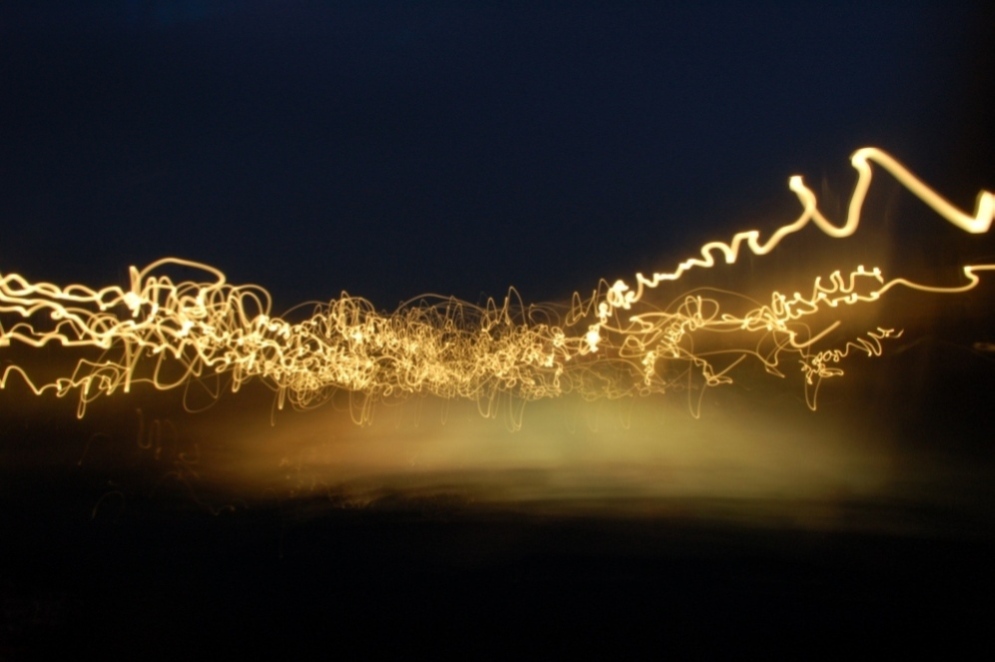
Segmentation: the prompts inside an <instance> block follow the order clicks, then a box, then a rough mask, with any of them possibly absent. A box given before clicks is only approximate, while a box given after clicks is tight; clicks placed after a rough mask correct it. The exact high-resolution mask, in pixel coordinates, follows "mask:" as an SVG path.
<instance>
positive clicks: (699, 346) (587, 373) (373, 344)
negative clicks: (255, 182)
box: [0, 148, 995, 423]
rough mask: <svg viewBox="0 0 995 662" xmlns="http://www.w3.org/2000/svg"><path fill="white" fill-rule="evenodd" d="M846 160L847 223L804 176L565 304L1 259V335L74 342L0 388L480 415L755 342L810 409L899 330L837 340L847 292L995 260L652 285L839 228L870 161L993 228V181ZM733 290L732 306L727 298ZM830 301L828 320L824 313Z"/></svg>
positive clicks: (595, 388) (971, 283) (856, 216)
mask: <svg viewBox="0 0 995 662" xmlns="http://www.w3.org/2000/svg"><path fill="white" fill-rule="evenodd" d="M851 162H852V164H853V167H854V168H855V169H856V171H857V174H858V178H857V183H856V185H855V188H854V192H853V194H852V196H851V199H850V204H849V209H848V212H847V216H846V219H845V221H844V222H843V223H842V224H834V223H833V222H831V221H830V220H829V219H827V218H826V217H825V216H824V215H823V213H822V212H821V211H820V210H819V208H818V204H817V200H816V196H815V194H814V193H813V192H812V191H811V190H810V189H809V188H807V187H806V186H805V184H804V183H803V181H802V178H801V177H800V176H794V177H791V178H790V180H789V188H790V189H791V190H792V191H793V192H794V193H795V195H796V196H797V198H798V200H799V202H800V203H801V206H802V212H801V214H800V215H799V216H798V217H797V218H796V219H795V220H794V221H792V222H791V223H788V224H786V225H783V226H781V227H780V228H778V229H776V230H775V231H774V232H773V233H771V234H770V236H769V237H768V238H767V239H766V240H764V239H763V238H762V237H761V233H760V231H759V230H747V231H744V232H740V233H737V234H735V235H734V236H733V237H732V239H731V240H729V241H728V242H721V241H713V242H709V243H706V244H705V245H704V246H702V248H701V250H700V252H699V256H697V257H691V258H689V259H687V260H684V261H683V262H680V263H679V264H678V266H677V268H676V269H674V270H673V271H669V272H659V273H653V274H651V275H649V276H645V275H644V274H642V273H637V274H636V275H635V286H634V288H633V287H631V286H630V285H629V284H628V283H627V282H625V281H623V280H618V281H616V282H615V283H614V284H613V285H611V286H608V285H607V283H604V281H602V285H601V286H599V287H598V288H597V289H596V290H595V291H594V293H593V295H592V296H591V297H589V298H584V297H582V296H581V295H580V294H579V293H575V294H574V295H573V298H572V302H571V304H570V305H569V306H556V305H551V304H547V305H525V304H524V303H523V302H522V301H521V299H520V297H519V296H518V294H517V292H516V291H515V290H514V289H511V290H510V291H509V293H508V295H507V296H506V297H505V298H504V299H503V300H501V301H496V300H493V299H492V300H489V301H488V302H487V303H486V304H485V305H483V306H477V305H473V304H470V303H467V302H464V301H459V300H457V299H455V298H444V297H437V296H423V297H418V298H415V299H412V300H411V301H409V302H408V303H406V304H403V305H401V306H400V307H399V308H398V309H397V310H395V311H393V312H392V313H386V312H382V311H378V310H377V309H376V308H375V307H374V305H373V304H372V303H371V302H369V301H367V300H366V299H363V298H359V297H353V296H350V295H348V294H346V293H342V295H341V296H340V297H339V298H338V299H334V300H332V301H330V302H329V303H328V304H324V305H319V306H316V307H315V309H314V311H313V314H312V315H311V316H310V317H309V318H307V319H305V320H303V321H301V322H291V321H289V320H287V319H284V318H282V317H280V316H275V315H274V314H273V312H272V303H271V299H270V296H269V294H268V293H267V292H266V290H264V289H263V288H261V287H258V286H255V285H235V284H230V283H228V281H227V279H226V277H225V275H224V273H223V272H221V271H220V270H219V269H217V268H215V267H212V266H209V265H206V264H202V263H198V262H192V261H189V260H184V259H180V258H176V257H168V258H163V259H161V260H158V261H156V262H153V263H152V264H150V265H148V266H146V267H144V268H142V269H139V268H137V267H131V268H130V282H129V284H128V286H127V287H126V288H122V287H119V286H107V287H104V288H101V289H93V288H91V287H88V286H86V285H82V284H72V285H68V286H64V287H63V286H58V285H55V284H52V283H46V282H38V283H32V282H30V281H28V280H27V279H26V278H24V277H22V276H20V275H18V274H16V273H11V274H0V348H9V347H13V346H16V345H23V346H28V347H33V348H43V347H46V346H48V345H55V346H61V347H63V348H69V349H71V350H73V351H76V352H79V353H80V355H81V356H79V357H78V358H76V359H75V363H74V365H72V367H71V368H70V369H68V370H65V371H64V372H63V373H62V374H60V375H59V376H56V377H54V378H51V379H45V380H42V379H39V378H37V377H33V376H32V373H31V371H30V370H28V369H27V368H25V367H23V366H21V365H18V364H14V363H9V364H8V365H7V366H6V367H5V368H4V370H3V372H2V374H0V389H2V388H6V387H7V385H8V384H9V383H11V381H12V380H13V378H14V376H15V375H16V376H17V377H19V378H20V380H21V381H23V382H24V383H26V384H27V386H28V387H29V388H30V389H31V391H33V392H34V393H35V394H37V395H42V394H45V393H53V394H55V395H56V396H58V397H64V396H67V395H69V394H75V395H77V396H78V398H79V404H78V408H77V414H78V415H79V416H80V417H82V416H83V415H84V414H85V412H86V408H87V405H88V404H89V403H91V402H93V401H94V400H95V399H96V398H99V397H102V396H110V395H113V394H115V393H117V392H119V391H120V392H122V393H128V392H130V391H131V390H132V389H134V388H135V387H136V386H137V385H149V386H151V387H153V388H154V389H158V390H162V391H166V390H172V389H179V388H185V387H187V386H188V385H189V384H191V383H192V382H194V381H205V380H214V379H218V380H225V381H227V383H228V388H230V390H231V391H233V392H237V391H238V390H239V389H240V388H242V386H243V385H244V384H246V383H247V382H250V381H253V380H260V381H262V382H263V383H265V384H266V385H268V386H269V387H270V388H272V389H273V390H274V391H275V393H276V398H277V405H278V406H279V407H280V408H282V407H283V406H284V405H285V403H287V402H289V403H290V404H291V405H292V406H293V407H295V408H302V409H303V408H309V407H314V406H317V405H320V404H321V403H323V402H325V401H326V400H327V399H328V398H329V397H330V396H331V395H332V394H333V393H334V392H336V391H342V390H344V391H348V392H351V393H355V394H357V396H358V397H357V398H356V399H355V402H356V406H355V407H354V411H353V416H354V419H355V420H356V422H358V423H364V422H368V421H369V416H370V411H371V407H372V406H373V405H374V404H375V403H377V402H380V401H382V400H385V399H389V398H394V397H399V396H405V395H413V394H430V395H435V396H440V397H443V398H461V399H469V400H473V401H476V402H477V403H478V405H479V409H480V411H481V413H483V414H484V415H494V414H495V413H496V407H497V403H498V401H499V400H500V399H501V398H502V397H504V396H511V397H512V398H514V399H517V400H518V401H522V402H525V401H532V400H539V399H545V398H552V397H556V396H559V395H563V394H567V393H579V394H580V395H582V396H583V397H585V398H591V399H593V398H604V397H607V398H618V397H624V396H631V395H649V394H652V393H665V392H668V391H670V390H673V389H675V388H688V384H689V383H690V382H691V381H692V379H698V380H700V383H701V385H702V386H701V388H703V389H704V388H708V387H715V386H720V385H724V384H730V383H732V382H733V372H734V369H735V368H736V367H737V366H739V365H740V364H742V363H743V362H744V361H746V360H748V359H751V360H755V361H757V362H759V363H760V364H761V365H762V366H763V367H764V369H766V370H767V372H769V373H771V374H774V375H778V376H783V371H782V366H783V365H785V364H786V363H787V362H788V361H789V360H793V361H796V362H797V364H798V365H799V366H800V372H801V374H802V377H803V382H804V385H805V391H806V399H807V401H808V405H809V407H811V408H812V409H813V410H814V409H815V408H816V394H817V392H818V388H819V385H820V383H821V382H822V380H824V379H826V378H830V377H837V376H840V375H842V374H843V370H842V369H841V368H840V367H839V365H840V363H841V362H842V361H843V360H844V359H846V358H847V357H848V356H850V355H852V354H863V355H866V356H879V355H880V354H881V353H882V352H883V351H884V346H883V341H886V340H887V339H889V338H893V337H896V336H898V335H900V333H901V332H900V331H898V330H895V329H893V328H888V327H876V328H873V329H870V330H868V331H866V332H865V333H864V334H862V335H858V336H857V337H851V338H849V339H844V340H838V339H837V340H835V342H834V343H832V342H831V341H833V337H834V336H835V335H837V333H836V332H837V331H838V330H839V327H840V325H841V321H840V316H841V315H842V312H841V309H844V308H849V307H853V306H858V305H862V304H870V303H874V302H877V301H879V300H880V299H881V298H882V297H883V296H884V295H885V294H887V293H888V292H889V291H891V290H893V289H895V288H907V289H911V290H918V291H922V292H932V293H951V294H953V293H960V292H966V291H968V290H970V289H972V288H974V287H976V286H977V285H978V283H979V282H980V275H979V274H980V273H981V272H983V271H988V270H995V264H969V265H962V272H963V275H964V277H965V281H964V282H963V283H960V284H956V285H936V284H930V283H922V282H918V281H914V280H910V279H907V278H905V277H900V276H899V277H892V278H886V277H885V275H884V272H883V270H882V269H881V268H879V267H864V266H858V267H857V268H856V269H853V270H852V271H849V272H848V273H844V272H843V271H834V272H832V273H830V274H828V275H826V276H817V277H815V278H814V279H813V280H812V288H811V291H810V292H809V293H807V294H803V293H801V292H794V293H792V294H783V293H781V292H779V291H776V290H775V291H773V292H772V293H771V294H770V298H769V303H766V304H761V303H759V302H757V301H754V300H752V299H749V298H747V297H746V296H744V295H736V294H733V293H728V292H720V291H717V290H693V291H691V292H688V293H686V294H683V295H681V296H678V297H676V298H675V299H674V300H673V302H672V303H670V304H669V305H666V306H662V307H661V306H658V305H654V304H653V303H652V302H650V301H648V300H647V294H648V292H649V291H650V290H654V289H656V288H658V287H659V286H660V285H661V284H663V283H672V282H676V281H679V280H680V279H681V278H682V277H684V276H685V274H687V273H688V272H689V271H691V270H693V269H702V270H703V269H712V268H715V267H716V266H718V265H719V264H720V263H725V264H727V265H731V264H734V263H736V262H737V260H738V259H739V257H740V256H741V254H742V253H743V251H744V250H748V251H749V252H750V253H752V254H753V255H756V256H763V255H767V254H769V253H770V252H771V251H773V250H774V249H775V248H777V246H778V245H779V244H780V243H781V242H782V241H783V240H784V239H785V238H786V237H788V236H790V235H792V234H795V233H798V232H800V231H801V230H803V229H805V228H806V227H808V226H809V225H814V226H815V227H816V228H817V229H818V230H819V231H821V232H822V233H824V234H825V235H827V236H829V237H832V238H837V239H842V238H846V237H849V236H851V235H853V233H854V232H856V230H857V228H858V226H859V224H860V218H861V212H862V208H863V205H864V201H865V199H866V196H867V192H868V190H869V187H870V184H871V180H872V173H873V169H872V165H876V166H877V167H879V168H881V169H883V170H884V171H886V172H887V173H889V174H890V175H891V176H892V177H894V178H895V179H896V180H897V181H898V182H899V183H900V184H902V185H903V186H904V187H905V188H906V189H908V190H909V191H910V192H911V193H912V194H914V195H915V196H916V197H918V198H919V199H920V200H922V202H924V203H925V204H926V205H928V206H929V207H930V208H932V209H933V210H934V211H935V212H936V213H937V214H938V215H939V216H940V217H941V218H943V219H945V220H946V221H948V222H949V223H951V224H952V225H953V226H955V227H957V228H959V229H960V230H963V231H965V232H968V233H972V234H980V233H985V232H987V231H988V230H989V229H990V227H991V223H992V219H993V215H995V194H993V193H992V192H989V191H981V192H980V194H979V196H978V200H977V206H976V209H975V213H974V215H973V216H971V215H969V214H967V213H965V212H963V211H961V210H959V209H957V208H956V207H955V206H954V205H952V204H951V203H950V202H948V201H947V200H945V199H944V198H943V197H941V196H940V195H939V194H937V193H936V192H935V191H933V190H932V189H930V188H929V187H928V186H926V185H925V184H924V183H923V182H922V181H920V180H919V179H918V178H917V177H915V176H914V175H913V174H912V173H911V172H910V171H909V170H907V169H906V168H905V167H904V166H903V165H902V164H900V163H899V162H898V161H896V160H895V159H894V158H892V157H891V156H889V155H888V154H886V153H885V152H883V151H881V150H879V149H876V148H864V149H861V150H858V151H857V152H856V153H854V155H853V157H852V159H851ZM178 269H187V270H194V271H196V272H199V273H200V274H202V276H201V278H202V280H181V281H175V280H173V278H172V277H171V276H170V273H171V272H174V271H176V270H178ZM730 300H731V301H732V302H734V304H738V307H739V309H738V312H737V310H735V309H734V310H730V307H729V306H727V305H725V304H726V303H727V302H728V301H730ZM732 307H733V308H736V306H735V305H733V306H732ZM744 307H745V308H746V309H745V310H743V308H744ZM827 315H829V316H831V317H835V319H831V320H830V321H828V322H827V321H825V320H824V319H823V318H824V317H825V316H827ZM812 324H818V325H819V328H814V329H813V327H812V326H811V325H812ZM827 345H828V346H827Z"/></svg>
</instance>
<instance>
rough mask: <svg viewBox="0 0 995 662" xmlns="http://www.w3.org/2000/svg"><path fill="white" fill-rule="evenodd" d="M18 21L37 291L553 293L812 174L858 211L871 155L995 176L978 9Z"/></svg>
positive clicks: (61, 9) (26, 247) (786, 209)
mask: <svg viewBox="0 0 995 662" xmlns="http://www.w3.org/2000/svg"><path fill="white" fill-rule="evenodd" d="M4 5H5V6H4V8H3V9H2V10H0V66H2V70H0V75H2V77H0V81H2V85H3V97H4V102H3V104H2V106H0V126H2V133H0V141H2V143H0V144H2V149H0V176H2V181H3V195H2V196H0V218H2V219H3V227H4V239H3V242H2V246H0V261H2V263H3V267H2V268H3V270H4V271H7V272H10V271H17V272H21V273H25V274H27V275H29V276H31V277H32V278H36V279H44V280H52V281H56V282H65V281H70V282H73V281H76V282H79V281H87V282H90V283H93V284H101V285H102V284H105V283H111V282H115V283H116V282H120V281H122V280H123V279H124V278H125V276H126V273H127V272H126V269H127V267H128V265H132V264H138V265H142V264H146V263H148V262H151V261H152V260H154V259H157V258H159V257H163V256H166V255H176V256H181V257H185V258H190V259H194V260H199V261H204V262H208V263H211V264H213V265H215V266H217V267H219V268H221V269H222V270H224V271H225V272H227V273H228V275H229V277H230V278H231V280H232V281H233V282H254V283H258V284H261V285H263V286H265V287H267V288H269V289H270V290H271V291H273V293H274V294H275V295H276V303H277V308H278V309H280V310H282V309H284V308H287V307H289V306H292V305H294V304H296V303H299V302H300V301H303V300H309V299H318V300H327V299H329V298H332V297H336V296H338V294H339V292H341V291H343V290H346V291H348V292H349V293H351V294H354V295H360V296H365V297H367V298H370V299H372V300H373V301H374V303H375V304H376V305H377V306H378V307H379V308H382V309H393V308H394V307H395V306H396V305H397V303H398V302H399V301H401V300H404V299H407V298H409V297H411V296H415V295H417V294H420V293H423V292H435V293H442V294H446V295H448V294H454V295H457V296H459V297H461V298H465V299H468V300H470V301H474V302H476V301H478V300H480V299H481V298H482V297H485V296H500V295H502V294H503V293H504V292H505V291H506V289H507V288H508V287H509V286H511V285H514V286H515V287H517V288H518V289H519V290H520V291H521V292H522V294H523V296H524V298H525V300H526V301H543V300H551V299H563V298H564V297H566V296H568V295H569V294H570V293H571V292H573V291H574V290H589V289H590V288H593V287H594V285H596V283H597V280H598V279H600V278H607V279H609V280H614V279H616V278H618V277H628V276H631V274H633V273H635V272H636V271H640V270H642V271H644V272H645V271H652V270H660V269H662V268H665V267H669V266H670V265H672V264H673V263H674V261H676V260H678V259H682V258H684V257H686V256H687V255H689V254H691V253H692V252H695V251H696V246H698V245H700V244H701V243H702V242H703V241H704V240H710V239H716V238H725V237H728V236H730V235H731V234H732V233H733V232H735V231H738V230H741V229H743V228H744V227H752V226H754V225H759V226H760V227H768V228H773V227H776V226H777V225H779V224H780V223H783V222H785V221H786V220H788V219H790V218H793V216H794V214H795V213H796V209H797V203H796V202H795V200H794V197H793V195H792V194H791V193H790V192H789V191H787V186H786V184H787V178H788V177H789V176H790V175H792V174H803V175H805V176H806V179H807V181H809V182H810V183H811V184H813V185H814V186H816V187H818V186H819V185H820V182H822V181H823V180H826V181H827V182H828V183H829V184H830V185H831V188H832V190H834V191H835V192H837V193H839V194H841V195H843V196H844V197H845V195H846V194H847V192H848V190H849V187H850V186H851V182H852V175H851V173H850V171H849V166H848V162H847V159H848V157H849V155H850V154H851V153H852V152H853V150H855V149H856V148H858V147H861V146H865V145H877V146H880V147H883V148H885V149H887V150H889V151H891V152H892V153H894V154H895V155H896V156H898V157H899V158H901V159H902V160H904V161H905V162H906V163H907V164H909V165H910V166H911V167H912V168H913V169H914V170H915V171H916V172H918V173H920V174H921V175H922V176H923V177H924V178H925V179H926V180H927V181H929V182H931V183H932V184H934V185H936V186H938V187H945V188H943V190H944V192H946V193H948V194H950V195H951V196H952V197H954V199H955V200H957V201H958V202H959V203H961V204H964V205H969V204H971V202H972V201H973V197H974V194H975V193H976V192H977V190H978V189H979V188H981V187H982V186H986V185H987V186H988V187H989V188H991V186H992V179H991V177H992V174H991V173H992V167H991V160H990V159H989V158H988V156H989V155H990V154H991V153H992V149H991V148H992V131H991V122H990V121H988V120H989V119H990V108H991V103H990V101H991V96H992V91H991V90H992V83H991V80H992V76H991V72H992V57H991V47H990V44H989V42H988V35H987V31H986V29H985V28H984V26H986V25H990V24H991V15H983V14H982V13H981V10H979V9H978V8H976V7H971V6H959V5H957V4H956V3H952V4H951V3H947V4H945V5H944V6H942V7H941V6H940V5H939V4H935V3H903V5H902V6H901V7H898V6H897V5H896V4H895V3H891V2H883V3H878V2H860V3H827V4H816V3H759V4H757V3H751V5H750V6H746V5H743V4H741V3H721V2H720V3H693V5H692V3H686V6H682V4H678V3H672V4H670V3H596V2H578V3H569V5H563V4H559V5H557V4H555V3H552V4H551V3H537V2H524V3H514V2H513V3H490V2H473V3H467V2H419V3H410V2H379V1H363V2H336V3H315V2H297V1H295V0H288V1H281V2H265V1H261V0H245V1H239V2H234V1H231V2H229V1H226V0H218V1H215V2H211V1H209V0H200V1H195V0H187V1H185V2H181V1H178V0H176V1H172V2H167V1H164V0H159V1H157V0H142V1H139V0H134V1H130V2H129V1H124V0H121V1H119V2H112V1H106V0H105V1H103V2H96V3H95V2H89V1H87V2H55V3H48V2H31V3H27V2H25V3H4ZM796 5H797V6H796Z"/></svg>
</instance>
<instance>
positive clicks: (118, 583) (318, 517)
mask: <svg viewBox="0 0 995 662" xmlns="http://www.w3.org/2000/svg"><path fill="white" fill-rule="evenodd" d="M105 505H106V504H105ZM716 506H718V507H719V509H721V506H722V504H710V507H711V508H713V509H714V508H715V507H716ZM683 507H684V508H685V509H686V511H687V512H689V513H690V512H694V508H695V504H693V503H688V504H683ZM850 507H851V508H853V509H854V515H855V516H856V517H858V518H859V517H860V516H861V513H860V512H859V510H860V508H861V506H860V504H853V505H851V506H850ZM736 508H740V509H742V508H744V506H743V504H738V505H730V506H729V512H730V513H731V514H733V515H734V514H735V513H734V510H735V509H736ZM891 515H892V516H894V517H900V518H905V519H906V520H907V521H916V520H918V521H924V520H929V519H933V518H940V517H942V513H936V512H933V513H930V512H907V511H906V512H898V511H895V512H892V513H891ZM974 524H976V523H974ZM974 524H972V523H971V522H962V525H963V526H961V527H960V529H961V530H960V531H959V532H958V533H953V532H950V531H949V530H948V531H947V532H943V531H942V530H937V529H934V530H933V532H932V533H901V532H890V533H878V532H873V531H870V532H868V531H836V532H825V531H822V532H820V531H802V530H797V529H792V528H790V527H785V528H778V527H776V526H768V525H763V526H760V525H756V524H753V525H741V524H737V523H736V522H735V521H729V520H727V521H725V522H717V521H712V522H706V523H703V522H701V521H698V520H696V519H694V518H693V517H686V516H680V515H671V516H667V517H657V518H614V519H601V518H596V517H570V516H553V515H527V514H526V515H523V514H521V513H517V514H516V513H502V512H499V511H495V512H488V511H481V510H474V509H470V508H467V507H462V506H459V505H458V504H453V503H451V502H447V501H445V500H435V501H431V500H429V501H421V502H407V503H405V502H393V503H391V502H390V499H385V500H384V502H383V503H381V504H379V505H377V504H373V505H371V506H368V507H366V508H364V509H362V510H350V509H347V508H340V507H337V506H336V505H335V504H330V503H329V502H328V501H327V500H322V501H321V502H320V503H311V504H308V503H300V502H297V503H294V504H293V505H286V504H285V505H283V506H272V507H255V508H252V509H248V510H243V511H241V512H224V513H220V514H217V515H215V514H210V513H207V512H203V511H200V512H197V511H190V510H187V509H184V508H179V507H175V504H167V505H166V506H165V507H164V505H163V503H162V502H161V501H144V502H141V501H136V500H135V499H129V501H128V504H127V507H126V508H114V509H111V510H108V511H106V512H104V513H102V514H99V515H98V516H97V517H96V518H94V519H91V518H90V517H89V516H87V513H85V512H82V511H81V510H73V509H70V510H67V509H66V508H65V504H64V502H61V501H60V500H59V499H58V498H55V497H52V498H46V497H45V496H44V495H42V494H41V493H37V492H36V493H34V494H33V495H32V501H30V502H28V503H24V504H22V506H21V507H20V508H17V509H15V510H11V509H9V508H7V509H5V512H4V516H3V524H2V526H3V531H2V535H3V540H4V541H5V543H4V552H3V562H2V563H3V565H2V567H0V572H2V584H0V596H2V607H3V613H2V616H3V622H2V623H3V630H2V631H0V658H2V659H11V660H19V659H38V658H45V657H49V656H51V657H63V656H66V655H68V656H69V657H63V659H69V658H71V657H73V656H75V655H79V654H81V653H82V652H83V651H89V650H92V651H100V652H103V653H107V654H111V655H119V656H121V657H122V658H123V659H129V658H130V659H138V658H141V659H179V658H181V657H182V658H193V659H198V658H200V659H203V658H208V657H216V656H217V654H219V653H223V652H230V651H246V652H251V651H271V652H272V653H275V654H279V655H281V656H288V657H287V659H293V656H295V655H296V654H302V655H303V654H304V653H307V652H309V651H319V652H320V653H321V654H322V655H327V656H328V657H345V658H358V657H366V656H368V655H369V654H371V653H373V652H376V651H382V650H388V651H393V652H395V653H399V654H408V653H411V652H414V651H418V650H426V649H428V650H448V651H451V652H456V653H462V654H466V655H473V656H477V655H481V654H487V653H490V652H493V651H517V652H521V653H528V654H538V655H543V656H559V655H563V654H565V653H567V652H568V651H571V650H578V649H579V650H581V651H586V652H596V653H597V654H599V656H601V655H604V656H607V655H619V654H622V655H626V656H628V655H634V654H639V653H640V652H645V651H647V650H652V651H655V652H660V653H663V652H667V651H677V652H684V653H693V654H704V653H706V652H709V651H719V652H727V653H735V652H736V651H737V650H739V649H740V647H741V646H746V647H749V648H756V649H761V650H764V651H778V650H792V649H794V650H797V651H798V652H802V653H817V654H819V653H823V652H829V651H837V652H846V651H853V650H855V649H857V648H864V647H865V646H866V645H868V644H871V643H873V644H874V645H875V646H886V647H887V649H888V650H892V651H893V650H895V648H896V647H897V648H900V649H911V648H913V647H917V646H919V645H920V644H921V643H923V642H930V643H932V644H939V645H942V646H943V647H944V648H945V649H948V650H956V649H958V648H959V647H961V646H964V645H966V643H967V642H968V641H970V640H973V639H977V638H980V639H983V638H984V636H985V633H986V632H987V631H988V628H989V627H990V617H991V596H992V595H993V589H995V573H993V571H992V569H991V561H992V558H993V551H995V544H993V539H992V536H991V534H990V533H991V532H990V531H985V530H967V529H970V528H974ZM943 528H944V527H943V526H940V527H938V529H943ZM946 528H948V529H949V527H946ZM12 541H16V544H15V545H12V544H10V543H11V542H12ZM647 645H649V646H651V648H649V649H647V648H645V647H646V646H647ZM948 647H949V648H948Z"/></svg>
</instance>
